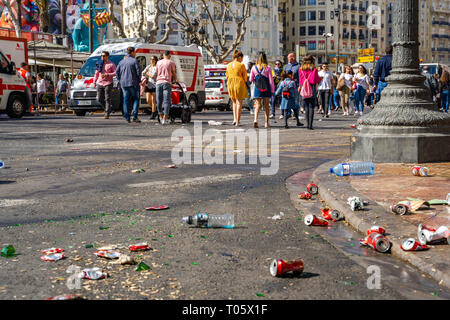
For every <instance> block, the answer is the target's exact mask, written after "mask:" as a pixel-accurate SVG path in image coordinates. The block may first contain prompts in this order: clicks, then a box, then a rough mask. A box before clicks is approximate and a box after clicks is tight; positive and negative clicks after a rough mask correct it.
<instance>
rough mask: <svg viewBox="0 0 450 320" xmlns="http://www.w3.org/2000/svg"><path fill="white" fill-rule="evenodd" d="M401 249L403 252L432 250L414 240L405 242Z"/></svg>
mask: <svg viewBox="0 0 450 320" xmlns="http://www.w3.org/2000/svg"><path fill="white" fill-rule="evenodd" d="M400 248H401V249H402V250H403V251H423V250H428V249H430V247H428V246H427V245H426V244H421V243H420V242H418V241H417V240H416V239H414V238H409V239H406V240H404V241H403V242H402V244H401V245H400Z"/></svg>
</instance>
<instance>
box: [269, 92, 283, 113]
mask: <svg viewBox="0 0 450 320" xmlns="http://www.w3.org/2000/svg"><path fill="white" fill-rule="evenodd" d="M280 102H281V98H280V97H279V96H278V97H277V96H275V94H273V96H272V98H270V106H271V111H270V112H271V114H273V115H274V116H275V109H276V107H277V106H279V105H280Z"/></svg>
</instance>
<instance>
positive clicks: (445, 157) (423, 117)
mask: <svg viewBox="0 0 450 320" xmlns="http://www.w3.org/2000/svg"><path fill="white" fill-rule="evenodd" d="M393 17H394V20H395V21H394V24H393V25H394V29H393V36H394V42H393V47H394V52H393V60H392V67H393V68H392V71H391V75H390V76H389V77H388V78H387V79H386V81H387V83H388V86H387V87H386V88H385V89H384V90H383V92H382V97H381V101H380V102H379V103H378V104H377V105H376V106H375V108H374V109H373V110H372V111H371V112H370V113H369V114H366V115H365V116H363V117H361V118H360V119H359V120H358V125H359V126H358V127H359V130H358V133H356V134H354V135H353V136H352V137H351V147H350V154H351V159H352V160H357V161H373V162H387V163H389V162H394V163H399V162H404V163H413V162H414V163H420V162H444V161H450V116H449V115H448V114H446V113H442V112H439V111H437V106H436V105H435V104H434V103H433V102H432V101H431V96H430V93H429V90H428V89H427V88H426V87H425V85H424V82H425V77H424V76H422V75H421V74H420V71H419V42H418V37H419V34H418V25H419V23H418V20H419V3H418V0H398V1H395V2H394V14H393Z"/></svg>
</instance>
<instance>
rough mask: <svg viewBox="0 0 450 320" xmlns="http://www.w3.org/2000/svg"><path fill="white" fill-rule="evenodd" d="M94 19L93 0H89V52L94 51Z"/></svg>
mask: <svg viewBox="0 0 450 320" xmlns="http://www.w3.org/2000/svg"><path fill="white" fill-rule="evenodd" d="M93 31H94V30H93V21H92V0H89V52H90V53H92V52H93V51H94V34H93Z"/></svg>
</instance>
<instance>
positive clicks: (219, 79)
mask: <svg viewBox="0 0 450 320" xmlns="http://www.w3.org/2000/svg"><path fill="white" fill-rule="evenodd" d="M226 71H227V65H226V64H215V65H205V93H206V101H205V108H217V109H219V110H220V111H224V110H227V111H231V110H232V107H233V102H232V101H231V99H230V96H229V95H228V88H227V78H226Z"/></svg>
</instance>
